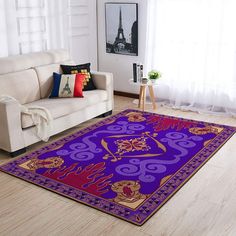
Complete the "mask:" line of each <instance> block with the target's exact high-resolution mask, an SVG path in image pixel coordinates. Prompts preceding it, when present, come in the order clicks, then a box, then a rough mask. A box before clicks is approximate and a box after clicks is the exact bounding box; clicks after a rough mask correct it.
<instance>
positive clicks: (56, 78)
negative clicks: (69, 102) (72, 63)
mask: <svg viewBox="0 0 236 236" xmlns="http://www.w3.org/2000/svg"><path fill="white" fill-rule="evenodd" d="M85 77H86V75H84V74H80V73H78V74H69V75H67V74H58V73H55V72H54V73H53V88H52V92H51V94H50V96H49V97H50V98H55V97H60V98H72V97H83V91H82V88H83V82H84V80H85Z"/></svg>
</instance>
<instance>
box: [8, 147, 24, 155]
mask: <svg viewBox="0 0 236 236" xmlns="http://www.w3.org/2000/svg"><path fill="white" fill-rule="evenodd" d="M25 152H26V148H22V149H19V150H17V151H14V152H10V153H9V154H10V156H11V157H16V156H19V155H21V154H23V153H25Z"/></svg>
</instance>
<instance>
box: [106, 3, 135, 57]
mask: <svg viewBox="0 0 236 236" xmlns="http://www.w3.org/2000/svg"><path fill="white" fill-rule="evenodd" d="M105 14H106V52H107V53H115V54H124V55H131V56H137V55H138V4H137V3H115V2H114V3H105Z"/></svg>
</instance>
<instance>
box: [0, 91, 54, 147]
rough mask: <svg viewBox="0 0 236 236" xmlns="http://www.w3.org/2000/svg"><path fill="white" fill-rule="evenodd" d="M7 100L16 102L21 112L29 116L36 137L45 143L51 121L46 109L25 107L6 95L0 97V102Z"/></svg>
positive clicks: (50, 127)
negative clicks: (34, 128)
mask: <svg viewBox="0 0 236 236" xmlns="http://www.w3.org/2000/svg"><path fill="white" fill-rule="evenodd" d="M9 100H12V101H15V102H17V103H18V104H19V106H20V109H21V112H22V113H24V114H27V115H30V116H31V118H32V121H33V124H34V125H35V127H36V135H37V136H38V137H39V138H40V139H41V140H43V141H45V142H47V141H48V139H49V137H50V131H51V129H52V120H53V119H52V116H51V114H50V112H49V111H48V110H47V109H46V108H44V107H40V106H30V107H26V106H24V105H21V104H20V103H19V101H17V100H16V99H15V98H14V97H11V96H8V95H2V96H0V102H1V101H9Z"/></svg>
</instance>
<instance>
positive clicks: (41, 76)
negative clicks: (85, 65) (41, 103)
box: [34, 60, 74, 98]
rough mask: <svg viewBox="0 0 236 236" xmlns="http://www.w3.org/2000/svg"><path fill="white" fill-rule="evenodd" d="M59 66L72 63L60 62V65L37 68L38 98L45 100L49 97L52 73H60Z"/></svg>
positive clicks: (71, 62)
mask: <svg viewBox="0 0 236 236" xmlns="http://www.w3.org/2000/svg"><path fill="white" fill-rule="evenodd" d="M60 64H67V65H69V64H74V63H73V61H71V60H69V61H61V62H60V63H56V64H50V65H44V66H37V67H35V68H34V69H35V71H36V73H37V75H38V80H39V88H40V96H41V98H46V97H48V96H49V95H50V92H51V90H52V86H53V72H56V73H62V71H61V67H60Z"/></svg>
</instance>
